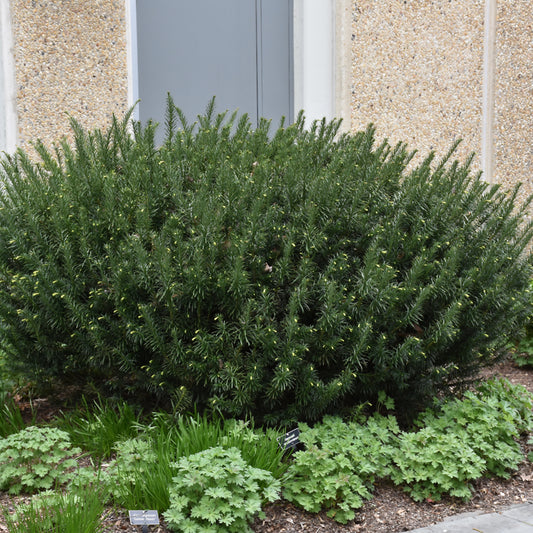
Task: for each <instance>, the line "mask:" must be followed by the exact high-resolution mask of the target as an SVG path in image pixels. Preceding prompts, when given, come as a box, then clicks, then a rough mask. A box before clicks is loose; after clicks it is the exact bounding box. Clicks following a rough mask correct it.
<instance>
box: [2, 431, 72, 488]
mask: <svg viewBox="0 0 533 533" xmlns="http://www.w3.org/2000/svg"><path fill="white" fill-rule="evenodd" d="M80 451H81V450H80V449H79V448H75V447H72V446H71V443H70V440H69V437H68V434H67V433H65V432H64V431H61V430H60V429H57V428H53V427H37V426H30V427H27V428H25V429H22V430H21V431H19V432H17V433H13V434H11V435H9V436H8V437H6V438H4V439H0V488H1V489H2V490H7V491H8V492H9V493H10V494H20V493H21V492H26V493H30V494H31V493H33V492H36V491H38V490H42V489H50V488H52V487H54V486H55V485H61V484H63V483H65V482H67V481H68V480H69V479H70V478H71V477H72V468H73V467H74V466H76V460H75V459H74V458H73V456H74V455H76V454H79V453H80Z"/></svg>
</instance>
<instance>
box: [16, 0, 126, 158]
mask: <svg viewBox="0 0 533 533" xmlns="http://www.w3.org/2000/svg"><path fill="white" fill-rule="evenodd" d="M11 18H12V26H13V41H14V55H15V75H16V99H17V118H18V129H19V136H18V141H19V145H20V146H22V147H23V148H27V147H28V144H29V142H30V141H32V140H35V139H36V138H40V139H42V140H43V141H44V142H45V143H47V144H50V143H51V142H53V141H57V140H58V139H60V138H61V137H63V136H64V135H65V134H67V133H68V132H69V131H70V128H69V124H68V117H67V115H66V114H67V113H69V114H71V115H72V116H73V117H75V118H76V119H77V120H78V121H79V122H81V123H82V124H83V125H84V126H85V127H89V128H94V127H105V126H106V125H107V124H108V123H109V120H110V118H111V115H112V113H116V114H119V115H120V114H123V113H124V111H125V110H126V108H127V90H128V78H127V76H128V73H127V59H126V20H125V3H124V1H123V0H68V1H66V0H12V2H11Z"/></svg>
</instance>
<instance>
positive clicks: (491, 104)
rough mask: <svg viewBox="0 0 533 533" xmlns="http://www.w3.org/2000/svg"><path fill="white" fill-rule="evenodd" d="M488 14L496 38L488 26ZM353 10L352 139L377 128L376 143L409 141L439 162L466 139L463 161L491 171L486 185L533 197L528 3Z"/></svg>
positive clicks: (489, 0)
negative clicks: (436, 156) (519, 185)
mask: <svg viewBox="0 0 533 533" xmlns="http://www.w3.org/2000/svg"><path fill="white" fill-rule="evenodd" d="M491 5H492V8H493V11H494V12H495V20H494V21H493V22H494V29H491V28H490V27H489V24H486V21H488V20H490V18H487V19H486V17H487V13H489V10H487V8H490V6H491ZM352 6H353V11H352V62H353V64H352V73H353V84H352V130H354V131H355V130H358V129H360V128H362V127H364V126H365V125H366V124H367V123H369V122H373V123H374V124H375V125H376V127H377V133H378V137H379V138H383V137H388V138H389V140H390V141H391V142H392V143H395V142H397V141H405V142H407V143H408V146H409V147H410V148H412V149H417V150H419V152H420V155H421V156H422V155H425V154H427V153H428V152H429V151H430V150H435V151H436V152H437V154H439V155H443V154H445V153H446V151H447V149H448V148H449V146H450V145H451V144H452V143H453V142H454V141H455V140H456V139H459V138H460V139H463V143H462V145H461V146H460V148H459V150H458V152H457V157H458V158H460V159H464V158H465V157H467V156H468V155H469V154H470V153H471V152H475V153H476V157H475V160H474V169H475V170H479V169H481V168H487V169H488V170H490V167H491V166H492V175H490V174H491V173H490V172H489V175H487V176H486V177H487V178H488V179H489V180H490V181H493V182H496V183H501V184H502V185H504V186H511V185H513V184H515V183H517V182H519V181H520V182H522V183H524V187H523V192H522V198H525V197H526V196H527V195H529V194H531V193H532V192H533V177H532V171H533V148H532V143H531V138H533V120H532V118H531V117H533V67H532V65H533V9H532V5H531V0H498V1H497V2H496V1H495V0H453V1H448V0H431V1H430V0H418V1H416V2H404V1H403V0H386V1H382V0H354V1H353V2H352ZM485 25H486V26H487V27H485ZM485 30H488V32H489V33H488V34H487V35H485ZM491 32H493V35H492V34H491ZM491 35H492V37H494V39H492V41H491ZM491 42H492V43H493V44H492V50H491V44H490V43H491ZM486 52H489V54H488V55H487V56H485V53H486ZM491 62H492V63H491ZM491 64H493V65H494V68H493V69H492V70H491V68H488V66H490V65H491ZM484 128H485V131H486V132H488V134H486V135H485V136H483V130H484ZM485 152H486V158H485V161H482V155H483V153H485Z"/></svg>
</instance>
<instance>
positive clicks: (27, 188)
mask: <svg viewBox="0 0 533 533" xmlns="http://www.w3.org/2000/svg"><path fill="white" fill-rule="evenodd" d="M167 115H168V116H167V126H166V128H167V137H166V141H165V142H164V144H163V145H162V146H161V147H156V146H155V145H154V126H153V125H151V124H149V125H148V126H146V127H141V126H140V125H139V124H136V123H134V124H133V128H132V130H133V131H132V132H130V130H129V126H128V123H129V117H126V118H125V120H124V121H123V122H118V121H117V120H115V121H114V123H113V124H112V126H111V127H110V129H109V130H108V131H105V132H102V131H95V132H92V133H88V132H85V131H83V130H82V128H81V127H80V126H79V125H78V124H76V123H75V122H73V128H74V134H75V142H74V144H73V145H69V144H68V143H67V142H64V143H62V144H61V145H60V146H59V147H58V148H57V149H55V150H54V151H52V152H51V151H48V150H47V149H45V147H44V146H43V145H41V144H36V149H37V151H38V153H39V154H40V158H41V160H40V161H39V162H37V163H35V162H32V161H31V160H30V158H29V156H28V155H26V154H25V153H24V152H22V151H19V152H18V153H16V154H15V155H14V156H12V157H6V158H5V159H4V161H3V174H2V187H1V189H0V322H1V332H2V342H3V345H4V347H5V349H7V350H9V351H10V353H11V354H12V357H11V360H12V362H16V363H18V364H19V365H20V366H21V367H22V369H23V370H25V371H26V372H27V373H28V374H30V375H32V376H33V377H34V378H35V377H36V378H37V379H45V378H47V377H50V376H58V377H62V378H63V379H67V378H70V379H74V377H77V379H83V380H85V381H87V382H92V383H93V384H94V385H96V386H99V387H103V386H105V387H112V388H113V389H114V390H115V391H116V392H118V393H122V394H126V393H134V394H139V393H141V392H144V393H149V394H151V395H154V397H160V398H172V397H175V398H176V401H178V400H179V401H182V402H184V404H186V405H191V403H190V402H192V401H194V402H195V403H196V405H197V406H198V407H199V408H205V407H209V408H213V409H216V410H219V411H221V412H223V413H226V414H229V415H231V416H243V415H245V414H250V413H252V414H255V415H256V416H258V417H262V418H263V419H264V420H266V421H267V422H268V421H272V422H277V421H286V420H294V419H299V420H305V419H307V420H312V419H317V418H318V417H320V416H321V415H323V414H324V413H327V412H332V411H336V410H337V411H338V410H339V409H342V408H343V407H346V406H350V405H352V404H353V403H354V402H358V401H360V400H367V399H371V398H373V397H375V396H376V395H377V392H378V391H380V390H382V391H385V392H386V393H387V394H388V395H389V396H391V397H393V398H394V399H395V400H396V401H397V402H399V404H400V405H402V401H403V402H404V404H405V403H406V402H407V403H412V404H416V403H418V402H423V401H424V400H425V399H426V398H428V397H430V396H432V395H433V394H435V393H436V392H438V391H439V390H441V389H445V388H446V387H449V386H450V385H452V384H456V385H457V384H461V383H464V382H465V381H466V380H468V379H469V378H471V377H472V376H473V375H475V373H476V372H477V371H478V370H479V369H480V368H481V367H484V366H487V365H490V364H492V363H493V362H494V361H495V360H496V359H497V358H498V357H500V354H501V352H500V351H498V349H499V348H500V347H501V346H503V345H504V344H505V343H506V339H508V338H509V336H510V334H511V333H512V332H513V331H515V330H517V328H518V327H519V326H520V325H521V324H522V323H523V321H524V319H525V318H526V317H527V315H528V305H529V304H528V295H527V294H526V293H525V288H526V287H527V285H528V281H529V278H530V275H531V268H530V266H529V263H528V261H529V259H528V257H527V255H526V254H525V253H524V250H525V248H526V246H527V244H528V242H529V241H530V239H531V236H532V227H531V224H529V225H528V224H526V223H525V222H524V219H525V216H524V214H525V213H526V212H527V209H528V205H529V204H528V203H526V204H525V205H521V206H519V205H517V201H516V196H517V190H518V189H515V190H514V191H512V192H511V193H504V192H502V191H500V190H499V189H498V188H497V187H496V186H491V185H488V184H486V183H484V182H483V181H482V180H481V178H480V176H479V175H474V174H473V173H472V172H471V170H470V161H467V162H466V163H464V164H461V163H458V162H452V161H451V156H452V153H453V151H451V152H450V154H448V156H447V157H446V158H445V159H444V160H443V161H442V162H440V163H439V162H436V161H434V157H433V155H430V156H428V157H427V159H426V160H425V161H424V162H422V163H421V164H420V165H419V166H417V167H416V168H414V170H409V171H407V170H406V166H407V164H408V163H409V161H410V159H411V154H410V153H408V152H407V151H406V147H405V146H404V145H402V144H400V145H397V146H395V147H391V146H390V145H388V144H387V143H383V144H379V145H377V144H376V143H375V139H374V129H373V128H372V127H369V128H368V129H367V130H366V131H362V132H360V133H356V134H354V135H341V136H338V135H337V133H338V126H339V123H338V122H335V121H334V122H331V123H326V122H320V123H315V124H314V125H313V126H312V127H311V128H310V129H309V130H306V129H304V127H303V117H302V116H300V117H299V119H298V120H297V121H296V123H295V124H293V125H290V126H287V127H284V126H283V125H282V126H281V127H280V128H279V129H278V130H277V131H275V132H273V131H272V132H270V131H269V124H268V123H267V122H266V121H263V122H261V123H260V125H259V127H257V128H255V129H254V128H252V126H251V125H250V122H249V120H248V118H247V117H246V116H243V117H242V118H240V119H237V118H236V117H235V115H233V116H231V117H228V116H227V115H224V114H220V115H215V113H214V112H213V104H211V105H210V106H209V107H208V109H207V112H206V114H205V115H204V116H199V117H198V121H197V123H195V124H194V125H188V124H187V123H185V122H184V121H182V124H181V127H180V128H177V127H176V122H177V118H178V117H182V115H181V113H180V112H179V110H177V108H175V107H174V106H173V104H172V102H171V101H170V100H169V106H168V112H167Z"/></svg>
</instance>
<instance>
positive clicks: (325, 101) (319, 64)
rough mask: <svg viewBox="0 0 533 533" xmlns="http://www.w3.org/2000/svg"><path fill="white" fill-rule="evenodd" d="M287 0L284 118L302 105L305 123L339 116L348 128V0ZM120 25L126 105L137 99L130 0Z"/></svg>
mask: <svg viewBox="0 0 533 533" xmlns="http://www.w3.org/2000/svg"><path fill="white" fill-rule="evenodd" d="M258 1H261V0H256V2H258ZM289 1H292V2H293V21H292V22H293V24H292V27H293V32H292V39H293V50H292V52H293V53H292V54H291V57H292V58H293V59H292V61H293V69H292V71H293V80H292V84H291V92H292V97H291V111H292V116H291V117H290V120H291V121H293V120H294V118H295V117H296V115H297V114H298V112H299V111H300V110H301V109H303V110H304V112H305V115H306V119H307V122H308V123H309V122H310V121H312V120H315V119H321V118H322V117H326V118H327V119H332V118H333V117H337V118H342V119H343V126H342V129H343V130H344V131H348V130H349V129H350V125H351V112H350V108H351V75H350V73H351V48H350V35H351V31H350V28H351V26H350V22H351V9H352V8H351V1H350V0H289ZM126 25H127V47H128V50H127V55H128V105H130V106H131V105H134V104H135V103H136V102H137V101H138V99H139V78H138V67H137V61H138V58H137V46H138V44H137V13H136V0H126ZM258 38H259V37H258ZM258 86H259V88H260V87H261V85H260V84H258ZM259 90H260V89H259ZM134 116H135V117H136V118H138V113H136V112H134Z"/></svg>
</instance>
